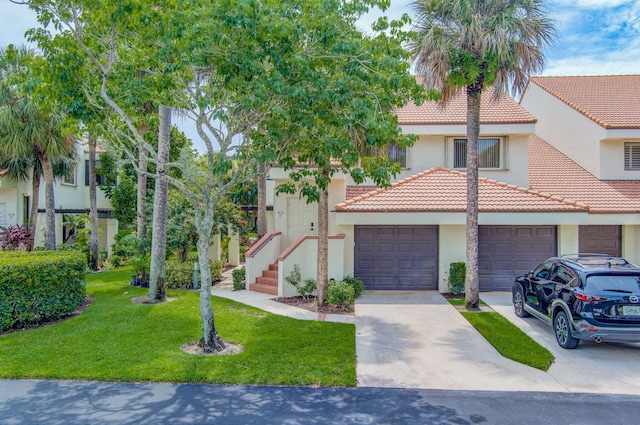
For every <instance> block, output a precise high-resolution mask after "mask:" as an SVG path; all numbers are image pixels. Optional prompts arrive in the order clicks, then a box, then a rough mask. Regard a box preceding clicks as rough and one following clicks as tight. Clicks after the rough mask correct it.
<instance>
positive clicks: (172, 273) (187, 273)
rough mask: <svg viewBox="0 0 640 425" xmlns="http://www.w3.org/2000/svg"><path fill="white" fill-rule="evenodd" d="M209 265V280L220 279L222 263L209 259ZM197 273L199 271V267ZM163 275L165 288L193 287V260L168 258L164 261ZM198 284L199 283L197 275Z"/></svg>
mask: <svg viewBox="0 0 640 425" xmlns="http://www.w3.org/2000/svg"><path fill="white" fill-rule="evenodd" d="M209 266H210V267H211V281H212V282H215V281H216V280H220V279H221V278H222V263H221V262H220V261H218V260H209ZM198 273H200V270H199V269H198ZM164 275H165V281H166V283H167V289H193V261H189V260H187V261H184V262H182V261H176V260H169V261H167V262H166V263H165V269H164ZM198 285H200V277H199V275H198Z"/></svg>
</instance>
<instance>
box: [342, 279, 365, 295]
mask: <svg viewBox="0 0 640 425" xmlns="http://www.w3.org/2000/svg"><path fill="white" fill-rule="evenodd" d="M342 281H343V282H346V283H348V284H349V285H351V286H353V297H354V299H355V298H358V297H359V296H360V295H362V292H363V291H364V283H362V281H361V280H360V279H358V278H357V277H355V276H347V277H345V278H344V279H342Z"/></svg>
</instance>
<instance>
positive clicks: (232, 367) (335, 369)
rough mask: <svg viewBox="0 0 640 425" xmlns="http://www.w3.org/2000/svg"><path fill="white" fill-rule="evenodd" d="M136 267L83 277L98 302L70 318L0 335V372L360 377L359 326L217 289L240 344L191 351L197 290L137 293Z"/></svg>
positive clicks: (227, 331) (325, 380)
mask: <svg viewBox="0 0 640 425" xmlns="http://www.w3.org/2000/svg"><path fill="white" fill-rule="evenodd" d="M131 275H132V271H131V269H127V268H125V269H118V270H114V271H109V272H104V273H97V274H92V275H88V276H87V294H88V295H90V296H92V297H95V302H94V303H93V304H92V305H91V306H90V307H89V308H87V309H86V310H85V311H84V312H83V313H82V314H81V315H79V316H77V317H74V318H72V319H69V320H67V321H64V322H60V323H56V324H53V325H50V326H46V327H42V328H39V329H33V330H28V331H23V332H16V333H11V334H5V335H0V359H2V361H0V378H33V379H87V380H107V381H136V382H139V381H154V382H203V383H226V384H264V385H321V386H355V384H356V357H355V327H354V326H353V325H348V324H341V323H329V322H315V321H301V320H295V319H290V318H287V317H281V316H276V315H273V314H270V313H267V312H264V311H262V310H259V309H255V308H252V307H249V306H246V305H244V304H239V303H236V302H234V301H230V300H226V299H222V298H217V297H213V298H212V304H213V311H214V314H215V320H216V327H217V329H218V332H219V333H220V334H221V336H222V338H223V340H225V341H228V342H232V343H234V344H240V345H242V346H243V348H244V350H243V352H242V353H240V354H236V355H231V356H212V357H204V356H195V355H189V354H185V353H184V352H182V350H181V349H180V346H181V345H183V344H186V343H189V342H195V341H197V340H198V339H199V338H200V333H201V322H200V312H199V305H198V297H199V293H197V292H192V291H168V294H167V295H168V296H171V297H178V299H177V300H176V301H173V302H169V303H163V304H156V305H147V304H136V303H133V302H131V299H132V298H134V297H138V296H141V295H144V294H146V293H147V289H144V288H137V287H131V286H128V283H129V282H130V276H131Z"/></svg>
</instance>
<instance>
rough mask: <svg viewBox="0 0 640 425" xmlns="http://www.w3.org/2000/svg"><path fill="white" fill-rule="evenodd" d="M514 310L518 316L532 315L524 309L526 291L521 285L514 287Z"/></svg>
mask: <svg viewBox="0 0 640 425" xmlns="http://www.w3.org/2000/svg"><path fill="white" fill-rule="evenodd" d="M513 310H514V312H515V313H516V316H518V317H529V316H530V314H529V313H527V311H526V310H525V309H524V291H523V290H522V286H520V285H516V286H514V287H513Z"/></svg>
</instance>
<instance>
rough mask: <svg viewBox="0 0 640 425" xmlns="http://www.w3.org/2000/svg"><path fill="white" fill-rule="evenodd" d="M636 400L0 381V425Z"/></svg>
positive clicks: (628, 405)
mask: <svg viewBox="0 0 640 425" xmlns="http://www.w3.org/2000/svg"><path fill="white" fill-rule="evenodd" d="M638 412H640V397H638V396H628V395H598V394H575V393H544V392H537V393H533V392H488V391H445V390H419V389H393V388H391V389H389V388H300V387H257V386H256V387H246V386H219V385H180V384H177V385H176V384H128V383H110V382H77V381H72V382H70V381H6V380H3V381H0V424H3V425H4V424H11V425H14V424H29V425H31V424H47V425H56V424H65V425H69V424H92V425H93V424H118V425H123V424H225V425H227V424H229V425H233V424H243V425H244V424H292V425H294V424H457V425H460V424H509V425H515V424H580V425H585V424H599V425H601V424H603V423H606V424H635V423H637V421H638V416H637V413H638Z"/></svg>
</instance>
